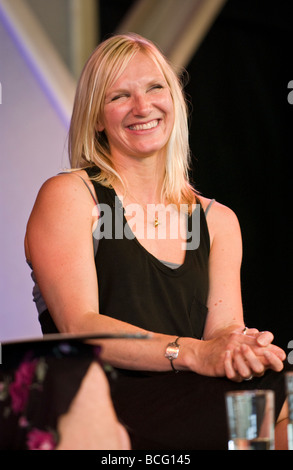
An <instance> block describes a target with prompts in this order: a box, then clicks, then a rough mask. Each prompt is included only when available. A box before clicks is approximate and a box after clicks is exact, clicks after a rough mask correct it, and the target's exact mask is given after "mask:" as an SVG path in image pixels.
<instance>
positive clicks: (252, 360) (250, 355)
mask: <svg viewBox="0 0 293 470" xmlns="http://www.w3.org/2000/svg"><path fill="white" fill-rule="evenodd" d="M241 352H242V355H243V357H244V359H245V361H246V362H247V364H248V366H249V367H250V370H251V373H252V374H253V375H255V376H257V377H261V376H262V375H263V374H264V371H265V366H264V364H263V363H262V362H261V361H260V359H259V358H258V357H257V356H256V355H255V354H254V352H253V351H252V349H251V348H250V347H249V346H247V344H243V345H242V346H241Z"/></svg>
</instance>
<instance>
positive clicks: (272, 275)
mask: <svg viewBox="0 0 293 470" xmlns="http://www.w3.org/2000/svg"><path fill="white" fill-rule="evenodd" d="M179 1H180V0H178V2H179ZM132 3H133V1H130V0H128V1H127V0H124V1H122V0H111V1H105V2H104V1H102V2H100V14H101V26H100V27H101V37H102V39H105V38H106V37H107V36H109V34H111V33H113V32H114V31H115V28H116V26H117V25H118V24H119V22H120V20H121V19H122V17H123V16H124V14H125V12H126V11H127V9H128V8H129V7H130V6H131V4H132ZM292 46H293V1H292V0H279V1H272V0H228V2H227V4H226V5H225V7H224V8H223V10H222V12H221V13H220V15H219V17H218V18H217V20H216V21H215V23H214V24H213V26H212V28H211V30H210V31H209V33H208V34H207V36H206V38H205V39H204V41H203V42H202V44H201V46H200V48H199V49H198V51H197V52H196V54H195V55H194V57H193V58H192V60H191V62H190V63H189V65H188V66H187V71H188V73H189V83H188V84H187V86H186V93H187V95H188V98H189V100H190V106H191V111H192V112H191V120H190V146H191V150H192V154H193V159H192V177H193V180H194V182H195V186H196V188H197V189H198V190H199V191H200V192H201V193H202V194H203V195H204V196H207V197H211V198H215V199H216V200H217V201H219V202H221V203H223V204H225V205H227V206H229V207H230V208H231V209H233V210H234V211H235V212H236V214H237V216H238V218H239V222H240V225H241V230H242V236H243V248H244V252H243V265H242V291H243V304H244V314H245V320H246V323H247V325H248V326H253V327H257V328H259V329H260V330H263V329H268V330H270V331H272V332H273V333H274V335H275V342H276V343H277V344H279V345H280V346H282V347H283V348H285V349H286V348H287V345H288V342H289V341H290V340H291V339H292V340H293V326H292V323H293V321H292V302H291V295H292V290H293V286H292V268H291V266H292V256H291V253H292V249H291V238H292V237H291V233H292V231H291V223H292V216H291V214H292V205H291V201H292V197H291V192H290V191H289V190H290V185H291V172H292V168H291V166H290V159H291V158H290V157H291V156H292V148H293V145H292V133H293V132H292V123H293V105H290V104H289V103H288V99H287V97H288V94H289V89H288V83H289V81H290V80H293V50H292V49H293V48H292Z"/></svg>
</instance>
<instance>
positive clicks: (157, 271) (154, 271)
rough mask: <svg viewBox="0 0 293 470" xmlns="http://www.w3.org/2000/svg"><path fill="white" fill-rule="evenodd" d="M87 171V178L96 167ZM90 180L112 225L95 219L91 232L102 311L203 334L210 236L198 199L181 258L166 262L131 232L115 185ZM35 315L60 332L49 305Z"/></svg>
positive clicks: (155, 327) (151, 326)
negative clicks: (96, 225) (93, 230)
mask: <svg viewBox="0 0 293 470" xmlns="http://www.w3.org/2000/svg"><path fill="white" fill-rule="evenodd" d="M85 170H86V172H87V174H88V176H89V177H90V178H92V177H94V175H95V174H96V173H97V172H98V171H99V169H98V168H97V167H91V168H87V169H85ZM83 181H85V180H83ZM91 182H92V184H93V186H94V189H95V193H96V197H97V201H98V204H99V209H100V210H101V209H102V210H103V209H104V211H105V212H107V214H108V222H109V218H110V225H111V229H112V230H111V233H109V230H108V231H107V230H106V231H105V227H102V226H101V225H100V224H98V227H97V228H96V230H95V232H94V233H93V242H94V256H95V266H96V271H97V278H98V288H99V311H100V313H101V314H103V315H107V316H110V317H112V318H116V319H119V320H122V321H125V322H127V323H130V324H133V325H135V326H137V327H140V328H143V329H146V330H148V331H153V332H157V333H165V334H170V335H171V334H172V335H173V334H174V335H178V336H189V337H195V338H201V337H202V335H203V330H204V325H205V321H206V315H207V307H206V303H207V296H208V287H209V278H208V260H209V251H210V238H209V232H208V227H207V222H206V216H205V213H204V211H203V208H202V206H201V205H200V203H199V202H198V201H197V202H198V204H197V206H196V207H197V208H196V210H195V211H194V212H193V213H192V215H191V216H187V224H188V234H189V236H190V237H189V239H188V243H187V245H186V247H187V249H186V253H185V259H184V262H183V263H182V264H181V265H179V266H176V265H169V263H168V262H164V261H162V260H160V259H158V258H156V257H155V256H153V255H152V254H151V253H150V252H148V251H147V250H146V249H145V248H144V247H143V246H142V244H141V243H140V242H139V241H138V239H137V238H136V237H135V235H134V234H133V233H132V231H131V229H130V227H129V225H128V223H127V220H126V218H125V215H124V209H123V206H122V204H121V201H120V199H119V198H118V197H117V194H116V192H115V190H114V189H112V188H106V187H105V186H102V185H101V184H99V183H97V182H96V181H95V180H94V179H91ZM93 197H94V199H95V195H93ZM100 214H101V212H100ZM101 220H102V217H101ZM104 220H105V219H104ZM194 227H195V229H194ZM103 229H104V231H103ZM39 314H40V315H39V321H40V323H41V327H42V331H43V333H45V334H47V333H55V332H57V331H58V330H57V328H56V326H55V324H54V322H53V320H52V317H51V316H50V313H49V311H48V310H47V309H45V310H44V311H42V312H39Z"/></svg>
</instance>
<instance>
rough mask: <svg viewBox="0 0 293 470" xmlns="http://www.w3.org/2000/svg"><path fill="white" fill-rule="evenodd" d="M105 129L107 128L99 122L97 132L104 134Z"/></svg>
mask: <svg viewBox="0 0 293 470" xmlns="http://www.w3.org/2000/svg"><path fill="white" fill-rule="evenodd" d="M104 129H105V127H104V126H103V124H101V123H99V122H97V124H96V131H97V132H103V130H104Z"/></svg>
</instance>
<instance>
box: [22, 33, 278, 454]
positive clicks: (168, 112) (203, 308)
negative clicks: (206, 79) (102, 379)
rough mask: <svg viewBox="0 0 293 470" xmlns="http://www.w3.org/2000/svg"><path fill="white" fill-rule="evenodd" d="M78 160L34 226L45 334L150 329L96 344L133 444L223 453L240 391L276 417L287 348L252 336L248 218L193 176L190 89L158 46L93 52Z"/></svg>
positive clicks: (55, 184) (82, 100)
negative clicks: (206, 193) (263, 398)
mask: <svg viewBox="0 0 293 470" xmlns="http://www.w3.org/2000/svg"><path fill="white" fill-rule="evenodd" d="M69 153H70V158H71V165H72V171H70V172H68V173H69V174H62V175H58V176H56V177H54V178H51V179H50V180H48V181H47V182H46V183H45V184H44V186H43V187H42V188H41V190H40V193H39V195H38V197H37V201H36V203H35V206H34V208H33V211H32V214H31V217H30V219H29V223H28V227H27V234H26V240H25V243H26V256H27V260H28V261H29V263H30V265H31V266H32V268H33V278H34V279H35V281H36V285H35V289H34V293H35V299H36V301H37V305H38V310H39V315H40V317H39V318H40V322H41V325H42V329H43V332H44V333H53V332H64V333H86V334H89V333H92V332H94V333H103V334H115V333H121V332H123V333H127V334H131V335H132V334H133V333H136V334H137V333H138V334H139V335H141V333H143V334H145V333H148V337H149V339H148V340H147V341H143V342H142V341H139V340H137V339H134V340H132V341H126V340H124V339H119V340H115V339H113V340H111V341H107V342H104V343H103V341H101V342H100V343H101V344H102V353H101V357H102V358H103V360H105V361H107V362H109V363H110V364H111V365H112V366H114V367H116V368H117V373H118V380H117V381H116V383H115V384H114V387H113V388H112V397H113V402H114V406H115V409H116V411H117V415H118V418H119V419H121V420H122V421H123V423H125V425H126V426H127V429H128V430H129V434H130V437H131V443H132V448H133V449H159V448H161V449H183V448H184V449H206V448H209V449H224V448H227V442H228V438H227V427H226V417H225V402H224V395H225V392H227V391H230V390H234V389H235V388H236V387H237V389H239V388H241V387H242V388H243V387H245V388H247V387H249V388H270V389H273V390H275V391H276V418H278V416H279V413H280V411H281V409H282V406H283V403H284V387H283V376H282V375H281V374H279V372H280V371H281V370H282V369H283V361H284V359H285V353H284V351H282V350H281V349H280V348H278V347H277V346H275V345H274V344H272V341H273V335H272V334H271V333H270V332H266V333H260V332H259V331H257V330H256V329H246V328H245V329H244V327H245V325H244V319H243V309H242V301H241V282H240V268H241V259H242V242H241V233H240V228H239V223H238V220H237V217H236V215H235V214H234V213H233V212H232V211H231V210H230V209H229V208H227V207H225V206H223V205H221V204H220V203H218V202H216V201H214V200H209V199H207V198H205V197H203V196H201V195H199V194H198V193H197V191H196V190H195V188H193V187H192V185H191V183H190V181H189V178H188V164H189V146H188V119H187V106H186V102H185V99H184V94H183V90H182V85H181V82H180V80H179V78H178V76H177V75H176V74H175V72H174V70H173V69H172V67H171V65H170V64H169V63H168V61H167V60H166V59H165V57H164V56H163V55H162V54H161V52H160V51H159V50H158V49H157V48H156V47H155V46H154V44H152V43H151V42H150V41H148V40H146V39H144V38H142V37H140V36H137V35H134V34H127V35H119V36H113V37H111V38H109V39H108V40H106V41H105V42H103V43H101V44H100V45H99V46H98V48H97V49H96V50H95V51H94V52H93V54H92V55H91V57H90V58H89V60H88V62H87V63H86V64H85V67H84V70H83V72H82V75H81V78H80V80H79V83H78V87H77V91H76V98H75V103H74V109H73V115H72V120H71V126H70V132H69ZM73 170H74V171H73ZM137 205H138V206H139V208H140V209H141V210H137ZM133 206H136V209H135V210H136V216H137V217H136V219H135V223H133V220H132V214H131V210H130V208H133ZM182 207H184V210H183V211H182ZM151 209H152V212H151ZM103 211H104V213H105V216H103V214H102V212H103ZM106 219H107V224H108V223H109V226H110V227H111V229H112V228H113V231H112V230H111V231H109V230H108V229H106V230H105V227H103V225H105V222H104V221H105V220H106ZM150 227H151V229H152V230H149V228H150ZM182 227H184V229H183V230H182ZM109 233H110V236H109ZM162 233H163V236H161V235H162ZM174 234H176V235H175V236H174ZM244 331H245V333H246V334H243V332H244ZM174 370H175V371H176V372H178V371H180V374H174ZM252 377H254V379H253V380H251V381H249V382H243V381H244V379H248V378H249V379H250V378H252ZM227 379H229V380H227ZM243 383H244V385H243ZM283 410H285V408H284V409H283ZM280 416H282V417H284V416H285V415H284V414H283V415H280ZM182 423H183V424H182ZM174 429H176V433H174Z"/></svg>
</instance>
